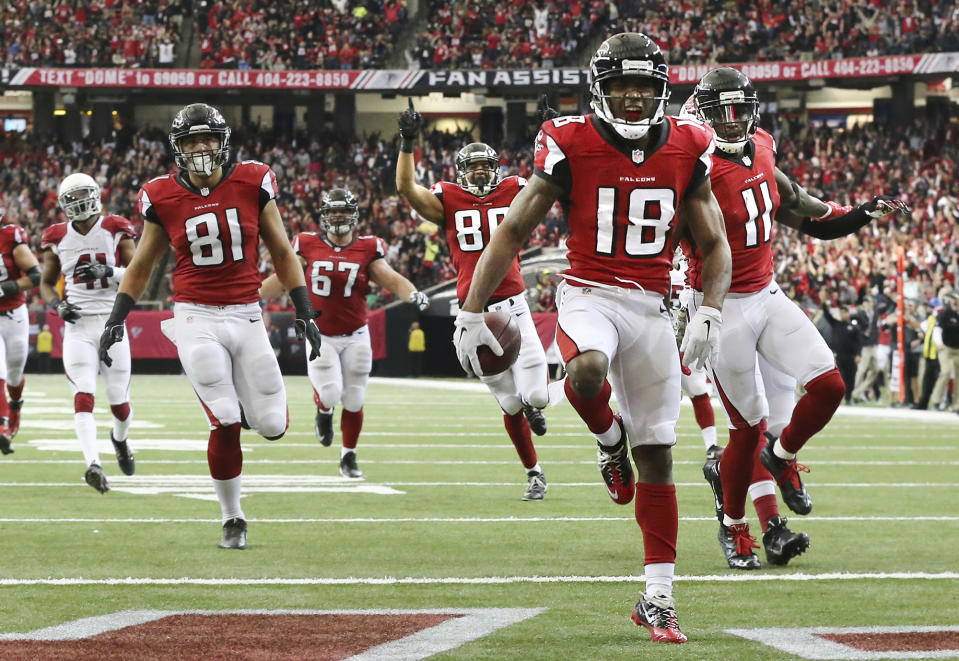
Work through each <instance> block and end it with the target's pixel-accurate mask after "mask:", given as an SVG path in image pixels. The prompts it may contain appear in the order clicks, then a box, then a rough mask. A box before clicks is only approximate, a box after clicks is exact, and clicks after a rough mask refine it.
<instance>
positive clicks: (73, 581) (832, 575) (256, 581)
mask: <svg viewBox="0 0 959 661" xmlns="http://www.w3.org/2000/svg"><path fill="white" fill-rule="evenodd" d="M957 579H959V572H938V573H930V572H873V573H845V572H827V573H822V574H807V573H767V574H760V573H756V574H708V575H700V576H684V575H678V576H675V577H674V578H673V580H674V581H682V582H689V583H752V582H774V581H797V582H801V581H861V580H873V581H877V580H904V581H908V580H924V581H954V580H957ZM645 580H646V577H645V576H644V575H642V574H639V575H636V576H477V577H461V576H445V577H444V576H440V577H429V576H406V577H394V576H385V577H354V576H350V577H345V578H316V577H303V578H280V577H275V578H201V577H186V576H185V577H179V578H148V577H144V578H135V577H131V576H128V577H125V578H70V577H63V578H3V579H0V587H10V586H22V585H49V586H57V587H66V586H77V585H134V586H138V585H213V586H221V585H243V586H259V585H346V586H351V585H510V584H517V583H559V584H571V583H641V582H644V581H645Z"/></svg>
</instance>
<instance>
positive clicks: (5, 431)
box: [0, 424, 13, 454]
mask: <svg viewBox="0 0 959 661" xmlns="http://www.w3.org/2000/svg"><path fill="white" fill-rule="evenodd" d="M11 438H13V434H11V433H10V428H9V427H7V425H5V424H0V452H2V453H3V454H11V453H12V452H13V444H12V443H11V442H10V439H11Z"/></svg>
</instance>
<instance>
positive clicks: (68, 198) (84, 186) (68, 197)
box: [57, 172, 103, 222]
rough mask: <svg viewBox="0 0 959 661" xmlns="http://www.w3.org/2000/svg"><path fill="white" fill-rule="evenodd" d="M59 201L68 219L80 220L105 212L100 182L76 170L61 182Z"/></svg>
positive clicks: (58, 191)
mask: <svg viewBox="0 0 959 661" xmlns="http://www.w3.org/2000/svg"><path fill="white" fill-rule="evenodd" d="M57 202H58V203H59V204H60V208H61V209H63V213H64V214H65V215H66V217H67V220H70V221H73V222H80V221H82V220H86V219H87V218H90V217H91V216H99V215H100V213H102V212H103V203H102V202H101V201H100V184H98V183H97V182H96V180H95V179H94V178H93V177H91V176H90V175H88V174H84V173H83V172H74V173H73V174H71V175H69V176H67V177H66V178H65V179H64V180H63V181H61V182H60V186H59V187H58V188H57Z"/></svg>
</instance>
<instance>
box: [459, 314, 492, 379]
mask: <svg viewBox="0 0 959 661" xmlns="http://www.w3.org/2000/svg"><path fill="white" fill-rule="evenodd" d="M454 326H455V328H454V329H453V346H455V347H456V357H457V359H459V361H460V365H461V366H462V367H463V371H464V372H466V373H467V374H468V375H470V376H473V375H476V376H482V375H483V369H482V368H481V367H480V364H479V356H477V355H476V350H477V349H478V348H479V347H480V345H483V344H485V345H486V346H488V347H489V348H490V349H491V350H492V351H493V353H494V354H496V355H497V356H502V355H503V347H502V346H500V343H499V342H498V341H497V340H496V336H495V335H493V331H491V330H490V329H489V327H488V326H487V325H486V321H485V320H484V318H483V313H482V312H467V311H465V310H460V312H459V314H458V315H456V322H455V323H454Z"/></svg>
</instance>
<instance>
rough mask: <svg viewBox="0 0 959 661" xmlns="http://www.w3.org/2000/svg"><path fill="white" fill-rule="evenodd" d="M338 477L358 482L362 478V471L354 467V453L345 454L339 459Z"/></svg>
mask: <svg viewBox="0 0 959 661" xmlns="http://www.w3.org/2000/svg"><path fill="white" fill-rule="evenodd" d="M340 475H342V476H343V477H349V478H352V479H354V480H358V479H360V478H362V477H363V471H361V470H360V469H359V468H357V466H356V453H355V452H347V453H346V454H344V455H343V456H342V457H341V458H340Z"/></svg>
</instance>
